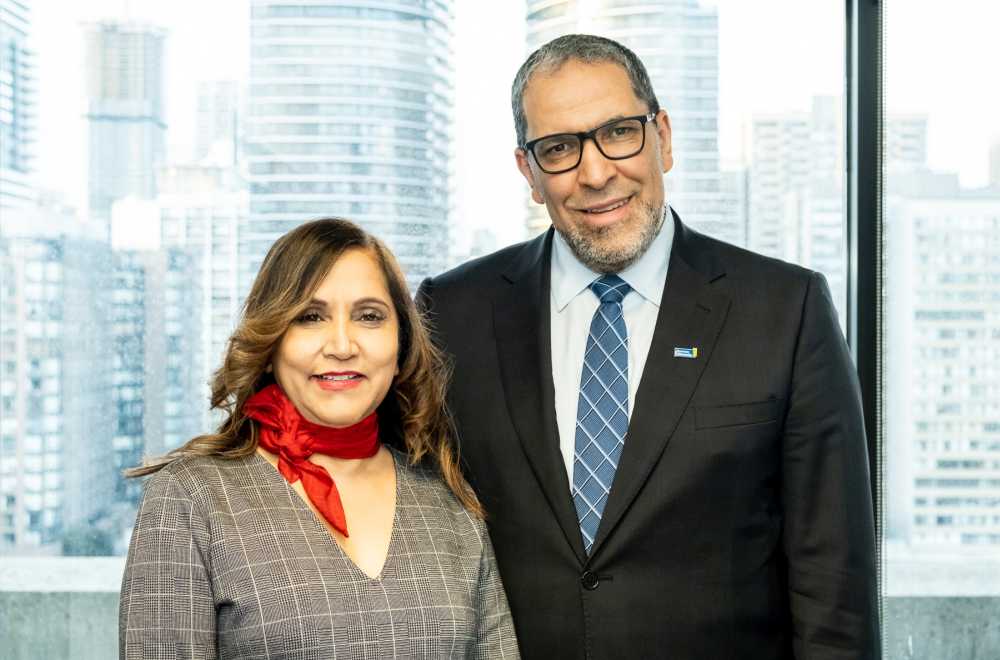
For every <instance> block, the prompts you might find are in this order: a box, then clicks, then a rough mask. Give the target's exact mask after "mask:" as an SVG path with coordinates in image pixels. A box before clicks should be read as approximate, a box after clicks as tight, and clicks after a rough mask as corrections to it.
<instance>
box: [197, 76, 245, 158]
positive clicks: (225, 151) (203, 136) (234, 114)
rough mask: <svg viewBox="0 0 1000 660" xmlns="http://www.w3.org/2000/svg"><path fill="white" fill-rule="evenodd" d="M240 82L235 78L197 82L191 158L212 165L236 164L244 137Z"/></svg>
mask: <svg viewBox="0 0 1000 660" xmlns="http://www.w3.org/2000/svg"><path fill="white" fill-rule="evenodd" d="M242 122H243V109H242V95H241V93H240V84H239V83H238V82H237V81H235V80H206V81H202V82H200V83H198V107H197V110H196V117H195V145H194V159H195V161H197V162H201V161H203V160H205V159H208V161H209V162H210V164H211V165H215V166H225V165H229V166H235V165H236V164H237V162H238V161H239V158H240V155H241V154H240V151H241V146H242V140H243V129H242Z"/></svg>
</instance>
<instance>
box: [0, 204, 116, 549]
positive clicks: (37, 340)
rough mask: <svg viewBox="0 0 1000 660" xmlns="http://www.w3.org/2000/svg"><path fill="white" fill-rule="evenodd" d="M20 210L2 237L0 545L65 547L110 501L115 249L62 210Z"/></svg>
mask: <svg viewBox="0 0 1000 660" xmlns="http://www.w3.org/2000/svg"><path fill="white" fill-rule="evenodd" d="M22 219H23V220H25V222H23V224H21V226H19V227H18V226H12V225H11V224H8V223H7V222H6V220H5V226H4V234H3V236H0V355H2V357H0V550H2V552H3V553H19V552H31V553H46V552H48V553H54V554H58V553H59V552H60V551H61V550H62V547H63V544H64V543H65V542H66V539H67V535H71V534H73V533H74V532H77V533H79V532H81V531H82V530H86V529H87V528H88V527H89V526H90V525H91V524H92V523H93V522H94V521H95V520H96V519H97V518H99V517H100V516H101V514H102V509H103V507H104V506H105V505H106V504H107V503H108V502H110V501H112V499H113V488H114V481H115V475H114V472H113V470H114V462H113V453H112V448H111V443H110V442H109V439H110V438H111V437H112V432H113V428H114V414H113V411H112V409H111V408H110V407H109V406H108V405H107V402H108V401H110V400H111V394H112V379H113V375H112V370H111V369H110V368H109V365H110V364H111V363H112V359H111V357H112V355H111V343H110V342H109V341H108V340H107V337H108V336H109V331H110V327H109V323H108V319H109V317H110V315H109V313H108V311H109V310H108V307H109V305H108V302H109V299H108V296H107V292H108V291H109V290H110V282H109V281H108V278H107V277H105V276H104V274H106V273H109V270H110V269H109V267H108V266H109V264H110V261H111V251H110V248H108V246H107V244H106V243H104V242H101V241H95V240H93V239H92V238H91V237H89V236H87V235H85V234H82V233H80V232H79V228H80V226H81V225H80V224H79V223H77V222H76V218H75V215H73V214H72V213H71V212H68V211H67V209H65V208H62V209H59V208H52V209H49V208H44V207H39V208H36V209H35V210H34V211H33V212H32V213H31V214H30V217H25V218H22ZM73 550H74V549H73V548H70V551H73ZM77 550H78V548H77Z"/></svg>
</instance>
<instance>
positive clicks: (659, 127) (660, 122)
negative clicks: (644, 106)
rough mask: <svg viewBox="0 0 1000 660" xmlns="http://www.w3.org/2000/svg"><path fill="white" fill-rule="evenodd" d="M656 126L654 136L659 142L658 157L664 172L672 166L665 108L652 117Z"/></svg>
mask: <svg viewBox="0 0 1000 660" xmlns="http://www.w3.org/2000/svg"><path fill="white" fill-rule="evenodd" d="M653 125H654V126H655V127H656V136H657V137H658V138H659V142H660V158H661V159H662V160H663V173H664V174H666V173H667V172H669V171H670V168H672V167H673V166H674V151H673V144H672V143H671V141H670V138H671V135H672V132H671V130H670V117H669V116H667V111H666V110H660V111H659V112H657V113H656V117H655V118H654V119H653Z"/></svg>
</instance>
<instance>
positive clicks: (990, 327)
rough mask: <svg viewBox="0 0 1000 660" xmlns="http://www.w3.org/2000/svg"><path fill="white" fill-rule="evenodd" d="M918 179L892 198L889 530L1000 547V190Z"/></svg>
mask: <svg viewBox="0 0 1000 660" xmlns="http://www.w3.org/2000/svg"><path fill="white" fill-rule="evenodd" d="M919 184H920V186H919V189H918V190H915V191H914V194H912V195H910V196H901V195H892V196H890V197H889V198H888V199H887V202H886V230H885V232H886V240H885V244H886V246H887V250H888V251H887V253H886V255H885V269H886V273H885V278H886V279H885V288H886V292H887V294H886V296H885V302H884V305H885V319H886V321H885V327H886V342H885V345H886V356H885V364H886V365H887V374H886V381H887V382H888V383H889V387H887V388H886V392H885V394H886V404H885V405H886V452H887V456H888V457H889V458H888V460H887V461H886V469H887V475H886V479H887V481H886V489H885V492H886V493H887V498H888V502H887V511H888V518H887V529H886V535H887V538H890V539H893V540H898V541H902V542H908V543H909V544H910V545H911V546H925V547H927V546H933V545H948V546H956V545H984V544H987V545H996V546H998V547H1000V508H998V507H1000V294H998V291H1000V260H998V258H997V255H1000V192H998V191H996V190H990V189H984V190H979V191H963V190H956V186H955V178H954V177H937V178H936V179H935V178H932V177H927V176H923V177H921V178H920V181H919ZM897 188H898V189H905V188H906V187H905V186H898V187H897Z"/></svg>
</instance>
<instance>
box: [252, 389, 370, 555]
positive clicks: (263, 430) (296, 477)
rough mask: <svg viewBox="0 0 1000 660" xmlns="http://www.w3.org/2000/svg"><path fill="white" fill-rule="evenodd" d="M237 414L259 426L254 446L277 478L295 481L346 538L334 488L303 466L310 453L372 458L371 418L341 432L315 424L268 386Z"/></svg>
mask: <svg viewBox="0 0 1000 660" xmlns="http://www.w3.org/2000/svg"><path fill="white" fill-rule="evenodd" d="M243 414H245V415H246V416H247V417H249V418H251V419H254V420H256V421H257V422H258V423H259V426H260V429H259V433H258V443H259V444H260V446H261V447H263V448H264V449H266V450H267V451H269V452H271V453H272V454H277V455H278V471H279V472H280V473H281V476H283V477H284V478H285V480H286V481H288V483H291V484H294V483H295V482H297V481H300V480H301V481H302V487H303V489H304V490H305V491H306V495H307V496H308V497H309V501H310V502H312V503H313V506H315V507H316V510H317V511H319V512H320V514H321V515H322V516H323V518H325V519H326V521H327V522H329V523H330V525H331V526H332V527H333V528H334V529H336V530H337V531H338V532H340V533H341V534H343V535H344V536H348V533H347V519H346V516H345V514H344V506H343V503H342V502H341V500H340V493H339V492H338V491H337V485H336V484H335V483H334V481H333V478H332V477H331V476H330V474H329V473H328V472H327V471H326V469H325V468H323V467H322V466H320V465H317V464H315V463H313V462H311V461H309V457H310V456H312V455H313V454H316V453H319V454H326V455H327V456H332V457H334V458H369V457H371V456H374V455H375V453H376V452H378V449H379V439H378V416H377V415H376V413H374V412H373V413H372V414H370V415H368V417H365V418H364V419H363V420H361V421H360V422H358V423H357V424H352V425H351V426H347V427H344V428H334V427H332V426H323V425H322V424H316V423H314V422H310V421H309V420H308V419H305V418H304V417H302V414H301V413H300V412H299V411H298V409H297V408H296V407H295V405H294V404H293V403H292V402H291V400H290V399H289V398H288V396H287V395H285V393H284V391H282V389H281V387H279V386H278V384H277V383H274V384H271V385H268V386H267V387H265V388H264V389H262V390H260V391H259V392H257V393H256V394H254V395H253V396H251V397H250V398H249V399H247V401H246V403H244V404H243Z"/></svg>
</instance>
